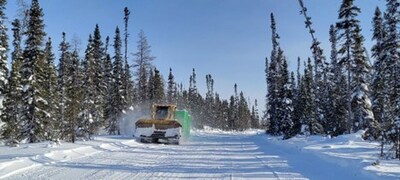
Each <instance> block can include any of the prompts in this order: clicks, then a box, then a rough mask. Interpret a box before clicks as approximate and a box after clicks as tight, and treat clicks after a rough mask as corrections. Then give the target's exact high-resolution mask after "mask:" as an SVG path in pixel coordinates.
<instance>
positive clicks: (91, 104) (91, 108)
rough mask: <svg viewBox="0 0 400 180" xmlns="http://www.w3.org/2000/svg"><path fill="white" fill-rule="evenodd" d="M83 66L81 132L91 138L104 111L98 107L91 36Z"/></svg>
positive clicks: (85, 136) (81, 134)
mask: <svg viewBox="0 0 400 180" xmlns="http://www.w3.org/2000/svg"><path fill="white" fill-rule="evenodd" d="M82 68H83V74H84V76H83V83H82V88H83V97H84V98H83V102H82V103H81V113H80V115H81V116H80V120H79V121H80V122H79V129H78V131H79V134H80V136H83V137H84V138H86V139H90V138H91V136H92V135H93V134H94V133H95V132H96V131H97V129H98V126H97V125H96V124H95V123H96V120H95V118H96V116H99V114H101V113H102V112H101V111H100V112H99V111H98V110H97V109H96V94H95V93H96V84H95V81H94V79H95V78H96V74H95V71H96V70H95V62H94V57H93V38H92V35H90V36H89V40H88V45H87V48H86V51H85V58H84V59H83V61H82Z"/></svg>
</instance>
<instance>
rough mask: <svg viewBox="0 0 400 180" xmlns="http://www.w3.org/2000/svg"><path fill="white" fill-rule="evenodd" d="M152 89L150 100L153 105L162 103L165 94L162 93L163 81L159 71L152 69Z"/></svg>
mask: <svg viewBox="0 0 400 180" xmlns="http://www.w3.org/2000/svg"><path fill="white" fill-rule="evenodd" d="M149 83H152V85H151V86H152V87H153V88H152V89H153V93H151V94H153V97H152V98H150V99H152V100H153V102H155V103H162V102H164V98H165V93H164V80H163V78H162V77H161V74H160V71H159V70H157V69H154V78H153V81H152V82H149Z"/></svg>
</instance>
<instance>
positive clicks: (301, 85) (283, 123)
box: [263, 0, 400, 159]
mask: <svg viewBox="0 0 400 180" xmlns="http://www.w3.org/2000/svg"><path fill="white" fill-rule="evenodd" d="M298 2H299V5H300V7H301V14H302V15H303V16H304V18H305V21H304V22H305V27H306V29H307V30H308V31H309V34H310V35H311V39H312V43H311V46H310V50H311V51H312V57H311V58H308V59H307V60H305V61H304V62H303V63H304V65H303V66H304V72H303V73H301V72H299V71H300V66H301V64H302V62H301V60H300V59H298V68H297V72H296V75H295V73H294V72H289V71H288V65H287V59H286V57H285V55H284V51H283V49H282V48H281V47H280V45H279V38H280V36H279V35H278V32H277V30H276V22H275V18H274V15H273V14H271V17H270V20H271V32H272V45H273V46H272V47H273V48H272V51H271V56H270V57H269V58H267V59H266V68H265V72H266V80H267V87H268V93H267V95H266V101H267V102H266V107H267V110H266V113H265V115H264V117H263V119H265V120H266V123H267V133H269V134H271V135H282V136H283V138H284V139H288V138H291V137H293V136H295V135H297V134H304V135H323V136H330V137H335V136H338V135H343V134H351V133H355V132H357V131H360V130H364V131H365V133H364V139H366V140H372V141H378V142H380V143H381V153H380V156H382V157H391V158H397V159H400V138H399V136H400V131H399V130H400V129H399V128H400V114H399V113H400V109H399V108H400V106H399V102H400V93H399V92H400V89H399V87H400V86H399V79H400V76H399V75H400V59H399V50H398V49H399V47H400V41H399V40H400V39H399V30H398V27H399V23H400V21H399V19H398V17H399V4H400V3H399V2H398V1H396V0H387V1H386V10H385V11H383V12H382V11H381V10H380V9H379V8H378V7H377V8H376V10H375V13H374V17H372V24H373V39H372V40H373V41H374V46H373V47H372V49H371V52H372V58H373V61H372V62H373V63H372V62H371V60H370V57H369V56H368V50H367V49H366V48H365V47H364V41H365V39H364V37H363V35H362V32H361V27H360V21H359V20H358V19H357V16H358V15H359V14H360V13H361V9H360V8H359V7H358V6H356V5H355V1H354V0H343V1H342V3H341V6H340V9H339V11H338V20H337V22H336V23H334V24H332V25H331V26H330V30H329V34H330V38H329V41H330V43H331V49H330V57H329V60H327V57H326V55H325V54H324V51H323V49H322V48H321V44H320V42H319V41H318V39H317V38H316V37H315V30H314V29H313V27H312V22H311V17H309V16H308V14H307V8H306V7H305V4H304V2H303V0H299V1H298ZM386 146H388V147H389V151H387V152H386V151H385V150H384V149H385V147H386Z"/></svg>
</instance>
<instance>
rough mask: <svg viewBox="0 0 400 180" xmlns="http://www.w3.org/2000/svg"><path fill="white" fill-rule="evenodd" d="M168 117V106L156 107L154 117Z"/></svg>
mask: <svg viewBox="0 0 400 180" xmlns="http://www.w3.org/2000/svg"><path fill="white" fill-rule="evenodd" d="M167 117H168V107H157V110H156V119H167Z"/></svg>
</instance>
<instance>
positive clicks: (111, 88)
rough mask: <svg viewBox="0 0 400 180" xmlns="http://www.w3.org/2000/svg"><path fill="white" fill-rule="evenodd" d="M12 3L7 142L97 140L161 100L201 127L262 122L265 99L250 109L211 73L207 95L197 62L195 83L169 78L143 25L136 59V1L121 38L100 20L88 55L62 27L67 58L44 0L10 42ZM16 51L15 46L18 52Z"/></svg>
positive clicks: (0, 18)
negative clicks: (50, 32)
mask: <svg viewBox="0 0 400 180" xmlns="http://www.w3.org/2000/svg"><path fill="white" fill-rule="evenodd" d="M6 2H7V1H6V0H1V1H0V23H1V29H0V34H1V36H0V40H1V42H0V44H1V47H2V48H0V50H1V52H0V54H1V55H0V57H1V58H2V59H1V61H0V62H1V64H0V65H1V66H0V71H1V73H0V81H1V82H0V95H1V99H2V106H0V114H1V120H0V122H2V123H1V124H2V126H1V131H0V135H1V139H2V140H3V141H4V142H5V144H7V145H10V146H15V145H18V144H19V143H21V142H27V143H36V142H42V141H47V140H50V141H56V142H58V141H60V140H64V141H67V142H75V141H76V140H90V139H92V137H93V136H94V135H97V134H99V133H101V132H106V133H108V134H110V135H119V134H121V129H120V126H121V125H120V122H121V121H122V120H123V119H124V118H128V117H126V114H132V113H136V114H143V115H146V114H149V111H150V107H151V104H153V103H161V104H162V103H171V104H177V106H178V108H179V109H187V110H189V111H190V112H191V114H192V116H193V118H194V119H195V120H194V123H193V126H194V127H195V128H203V127H204V126H210V127H215V128H220V129H224V130H244V129H248V128H259V115H258V107H257V102H256V103H255V105H254V106H253V107H252V108H249V104H248V102H247V100H246V98H245V96H244V94H243V92H238V90H237V85H236V84H235V85H234V86H233V89H234V92H235V94H234V95H232V96H231V98H230V99H229V100H223V99H221V98H220V97H219V95H218V93H216V92H214V80H213V78H212V76H211V75H210V74H208V75H207V76H206V82H207V89H208V91H207V93H206V95H205V96H204V97H203V96H202V95H201V94H200V92H199V91H198V89H197V85H196V83H197V77H196V71H195V69H193V73H192V74H191V75H190V82H189V88H188V89H184V88H183V85H182V84H178V83H176V82H175V81H174V75H173V71H172V69H170V73H169V74H168V77H167V79H166V80H164V78H163V76H162V75H161V73H160V71H159V70H157V68H156V67H155V66H154V65H153V63H152V62H153V61H154V60H155V57H154V56H153V55H152V54H151V46H150V45H149V43H148V41H147V38H146V35H145V33H144V32H143V31H141V32H140V33H139V34H138V40H137V50H136V52H134V53H132V55H133V58H132V59H128V54H129V53H130V50H128V43H129V42H128V36H129V30H128V25H129V18H130V10H129V9H128V8H125V9H124V10H123V11H121V15H123V20H124V25H123V29H120V28H119V27H118V26H116V28H115V35H114V36H113V37H111V38H110V37H109V36H107V37H105V38H103V37H102V35H101V32H100V27H99V26H98V25H97V24H96V25H95V28H94V31H93V33H92V34H90V35H88V41H87V47H86V49H85V50H84V57H80V54H79V53H78V52H79V49H78V47H77V45H76V44H77V43H76V42H75V41H73V40H72V41H71V42H69V41H68V40H67V39H68V38H67V35H66V33H64V32H62V33H60V35H61V36H62V42H61V43H60V44H59V45H58V50H57V52H58V53H59V59H58V62H59V63H58V64H55V53H56V52H55V50H53V45H52V40H51V37H47V36H46V31H45V29H44V27H45V24H44V13H43V10H42V8H41V7H40V4H39V0H32V4H31V5H29V6H26V8H25V10H24V13H23V16H22V17H21V18H17V19H15V20H13V21H12V27H11V31H12V34H13V37H12V38H11V39H12V47H8V40H9V39H10V38H9V37H8V36H7V30H8V28H7V27H6V23H5V22H6V20H7V17H6V15H5V14H4V11H5V6H6ZM22 7H24V6H22ZM121 31H122V32H121ZM110 48H112V50H110ZM8 51H12V52H11V57H10V58H9V57H8ZM110 51H112V52H113V53H112V54H111V53H110ZM9 61H11V69H10V70H9V68H8V62H9ZM132 121H134V120H132Z"/></svg>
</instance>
